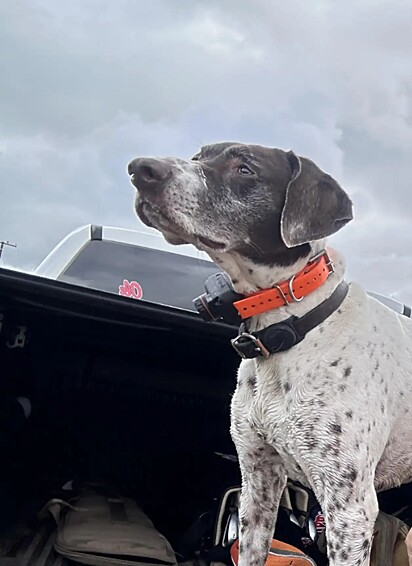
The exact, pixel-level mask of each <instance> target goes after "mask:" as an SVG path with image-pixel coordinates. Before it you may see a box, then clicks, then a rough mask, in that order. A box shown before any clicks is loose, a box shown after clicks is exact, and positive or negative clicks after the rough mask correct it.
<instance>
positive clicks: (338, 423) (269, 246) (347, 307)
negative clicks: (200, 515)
mask: <svg viewBox="0 0 412 566" xmlns="http://www.w3.org/2000/svg"><path fill="white" fill-rule="evenodd" d="M199 167H200V168H201V170H202V173H201V174H200V173H199ZM248 170H249V172H247V171H248ZM129 172H130V174H131V175H132V180H133V183H134V184H135V185H136V187H137V188H138V197H137V200H136V206H137V212H138V214H139V216H140V217H141V218H142V220H143V221H144V222H146V223H147V224H148V225H151V226H155V227H156V228H158V229H159V230H161V231H162V233H163V234H164V236H165V237H166V238H167V239H168V240H169V241H172V242H174V243H183V242H189V243H193V244H194V245H196V246H197V247H198V248H199V249H202V250H205V251H206V252H208V253H209V255H210V256H211V257H212V259H214V260H215V261H216V262H217V263H218V264H220V265H221V267H222V268H223V269H224V270H225V271H226V272H227V273H229V275H230V276H231V278H232V281H233V283H234V287H235V289H236V290H237V291H238V292H239V293H243V294H249V293H252V292H254V291H257V290H258V289H264V288H268V287H272V286H273V285H274V284H275V283H278V282H281V281H284V280H286V279H288V278H290V277H291V276H292V275H294V274H295V273H297V272H298V271H300V270H301V269H302V268H303V267H304V265H305V264H306V263H307V261H308V260H309V259H310V258H311V257H313V256H314V255H316V254H317V253H318V252H319V251H320V250H322V249H323V248H324V237H326V236H328V235H330V234H332V233H334V232H336V231H337V230H339V229H340V228H341V227H342V226H343V225H344V224H346V223H347V222H349V220H351V218H352V212H351V203H350V200H349V198H348V197H347V195H346V193H344V191H343V190H342V189H341V188H340V187H339V185H338V184H337V183H336V181H334V180H333V179H332V178H331V177H329V176H328V175H326V174H325V173H323V172H322V171H321V170H320V169H319V168H318V167H316V166H315V165H314V164H313V163H312V162H310V161H309V160H307V159H304V158H298V157H297V156H296V155H295V154H293V153H292V152H283V151H282V150H275V149H273V150H271V149H269V148H261V147H260V146H245V145H242V144H231V143H228V144H217V145H213V146H207V147H206V148H203V149H202V150H201V152H200V153H199V154H198V155H197V156H195V162H186V161H183V160H175V159H163V160H147V159H146V160H145V159H137V160H134V161H133V162H132V163H131V164H130V165H129ZM329 252H330V254H331V257H332V259H333V262H334V264H335V272H334V273H333V274H332V275H331V276H330V277H329V279H328V280H327V282H326V283H325V284H324V285H323V286H322V287H320V288H319V289H317V290H316V291H314V292H313V293H312V294H310V295H308V296H307V297H305V298H304V300H302V301H301V302H299V303H293V304H291V305H288V306H285V307H282V308H279V309H277V310H273V311H269V312H267V313H265V314H263V315H260V316H257V317H254V318H253V319H252V320H251V322H250V324H251V330H258V329H260V328H264V327H266V326H268V325H270V324H273V323H276V322H279V321H281V320H284V319H286V318H288V317H289V316H291V315H296V316H302V315H304V314H305V313H307V312H308V311H310V310H311V309H312V308H314V307H315V306H316V305H318V304H320V303H321V302H322V301H324V300H325V299H326V298H328V297H329V296H330V295H331V294H332V292H333V291H334V289H336V287H337V286H338V285H339V283H340V282H341V281H342V279H343V278H344V274H345V266H344V261H343V258H342V257H341V256H340V255H339V254H338V253H337V252H336V251H334V250H329ZM231 434H232V438H233V441H234V443H235V445H236V449H237V452H238V456H239V462H240V467H241V472H242V497H241V507H240V523H241V528H240V556H239V566H251V565H256V566H263V564H264V563H265V560H266V557H267V552H268V548H269V542H270V540H271V538H272V534H273V531H274V526H275V522H276V516H277V510H278V504H279V500H280V497H281V494H282V490H283V488H284V486H285V482H286V477H287V476H289V477H290V478H292V479H294V480H299V481H301V482H302V483H304V484H306V485H308V486H310V487H311V488H312V489H313V491H314V493H315V495H316V498H317V499H318V501H319V503H320V505H321V507H322V509H323V511H324V513H325V518H326V528H327V544H328V556H329V564H330V566H368V565H369V555H370V547H371V541H372V533H373V526H374V521H375V518H376V515H377V513H378V504H377V497H376V491H377V490H383V489H387V488H390V487H394V486H398V485H400V484H402V483H406V482H408V481H411V480H412V321H411V320H410V319H407V318H405V317H402V316H400V315H397V314H396V313H394V312H393V311H391V310H390V309H388V308H387V307H385V306H383V305H382V304H381V303H379V302H377V301H376V300H375V299H373V298H371V297H369V296H367V295H366V293H365V292H364V291H363V290H362V288H361V287H360V286H358V285H357V284H353V283H352V284H350V286H349V292H348V295H347V297H346V298H345V300H344V302H343V303H342V305H341V307H340V308H339V309H337V310H336V311H335V312H334V313H333V314H332V315H331V316H330V317H329V318H327V319H326V320H325V321H324V322H323V323H322V324H320V325H319V326H318V327H316V328H315V329H313V330H312V331H311V332H309V333H308V335H307V336H306V338H305V339H304V340H303V341H302V342H301V343H299V344H297V345H296V346H295V347H293V348H292V349H290V350H288V351H286V352H282V353H278V354H276V355H273V356H270V357H269V358H268V359H264V358H257V359H255V360H247V361H243V362H242V363H241V365H240V369H239V374H238V384H237V388H236V391H235V393H234V395H233V400H232V407H231Z"/></svg>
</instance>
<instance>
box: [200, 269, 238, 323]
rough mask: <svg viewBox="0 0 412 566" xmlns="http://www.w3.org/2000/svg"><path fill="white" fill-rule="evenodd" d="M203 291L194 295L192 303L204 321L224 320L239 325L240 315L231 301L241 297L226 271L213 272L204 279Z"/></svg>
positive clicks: (233, 301)
mask: <svg viewBox="0 0 412 566" xmlns="http://www.w3.org/2000/svg"><path fill="white" fill-rule="evenodd" d="M205 291H206V292H205V293H203V295H200V296H199V297H196V299H194V300H193V304H194V306H195V308H196V310H197V312H198V313H199V314H200V316H201V317H202V318H203V320H205V321H206V322H213V321H224V322H225V323H227V324H233V325H239V323H240V322H241V318H240V315H239V313H238V311H237V310H236V308H235V307H234V306H233V303H235V302H236V301H239V300H241V299H243V298H244V297H243V295H240V294H239V293H236V291H235V290H234V289H233V285H232V282H231V280H230V277H229V275H227V273H222V272H220V273H215V275H211V276H210V277H209V278H208V279H206V283H205Z"/></svg>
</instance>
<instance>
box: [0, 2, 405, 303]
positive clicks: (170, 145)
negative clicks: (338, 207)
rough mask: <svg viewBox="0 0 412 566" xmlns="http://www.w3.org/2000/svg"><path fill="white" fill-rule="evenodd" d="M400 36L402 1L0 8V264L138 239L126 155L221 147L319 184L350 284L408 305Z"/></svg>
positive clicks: (24, 264) (32, 262)
mask: <svg viewBox="0 0 412 566" xmlns="http://www.w3.org/2000/svg"><path fill="white" fill-rule="evenodd" d="M411 25H412V2H410V0H380V1H379V0H374V1H370V0H362V1H360V0H358V1H354V0H336V1H334V0H300V1H299V0H288V1H284V0H282V1H278V0H248V1H246V0H209V1H207V0H190V1H189V0H150V1H147V0H146V1H144V2H143V1H142V0H70V1H67V0H2V1H1V2H0V53H1V57H0V76H1V87H0V197H1V200H0V240H1V239H9V240H12V241H14V242H16V243H17V244H18V248H17V249H16V250H12V249H10V250H6V251H5V253H4V259H5V260H6V262H7V263H10V264H13V265H14V266H17V267H20V268H24V269H32V268H34V267H35V266H36V265H37V264H38V263H39V262H40V261H41V259H42V258H43V257H44V256H45V255H46V254H47V252H48V251H49V250H50V249H51V248H52V247H53V246H54V245H55V244H56V243H57V242H58V241H59V240H60V239H61V238H62V237H64V236H65V235H66V234H67V233H68V232H70V231H71V230H73V229H74V228H77V227H78V226H81V225H83V224H87V223H97V224H105V225H116V226H123V227H132V228H136V227H137V226H138V225H139V224H138V221H137V220H136V218H135V216H134V213H133V211H132V197H133V190H132V188H131V186H130V185H129V182H128V178H127V176H126V174H125V166H126V164H127V162H128V160H129V159H130V158H131V157H134V156H136V155H164V154H167V155H179V156H182V157H185V156H191V155H192V154H193V153H195V151H196V149H197V148H198V146H199V145H201V144H204V143H210V142H215V141H223V140H236V141H243V142H253V143H259V144H263V145H270V146H275V147H281V148H284V149H290V148H292V149H293V150H294V151H295V152H297V153H300V154H302V155H306V156H308V157H310V158H312V159H313V160H314V161H316V162H317V163H318V164H319V165H320V166H321V167H322V168H323V169H325V170H326V171H328V172H329V173H331V174H332V175H333V176H335V178H336V179H337V180H338V181H339V182H340V184H341V185H342V186H343V187H344V188H345V189H346V190H347V191H348V193H349V194H350V196H351V198H352V199H353V201H354V205H355V220H354V221H353V222H351V223H350V224H349V225H348V226H347V227H346V228H345V229H343V230H342V231H341V232H340V233H339V234H338V235H337V236H335V237H334V238H332V239H331V244H333V245H334V246H335V247H339V248H340V249H341V250H342V251H343V252H344V253H345V255H346V258H347V263H348V267H349V273H350V277H351V278H352V279H355V280H357V281H359V282H361V283H362V284H363V285H364V286H366V287H367V288H368V289H370V290H374V291H377V292H382V293H385V294H387V295H389V296H393V297H395V298H398V299H400V300H403V301H406V302H409V303H412V223H411V221H412V211H411V208H412V207H411V205H412V186H411V181H410V176H411V170H412V33H411ZM140 226H141V225H140Z"/></svg>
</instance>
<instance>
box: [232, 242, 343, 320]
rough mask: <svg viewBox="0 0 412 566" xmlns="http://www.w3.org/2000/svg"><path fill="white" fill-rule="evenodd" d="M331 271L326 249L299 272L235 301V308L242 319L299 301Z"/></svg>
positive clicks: (322, 281) (331, 266)
mask: <svg viewBox="0 0 412 566" xmlns="http://www.w3.org/2000/svg"><path fill="white" fill-rule="evenodd" d="M332 272H333V264H332V261H331V259H330V257H329V255H328V254H327V252H326V251H324V252H322V254H321V255H320V256H319V257H318V258H314V259H312V260H311V261H310V262H309V263H308V264H307V265H306V266H305V267H304V268H303V269H302V271H300V272H299V273H297V274H296V275H294V276H293V277H291V278H290V279H288V280H287V281H283V282H282V283H279V284H278V285H275V286H274V287H272V288H271V289H265V290H264V291H258V292H257V293H254V294H253V295H250V296H249V297H246V298H245V299H241V300H240V301H236V302H234V303H233V306H234V307H235V308H236V310H237V311H238V313H239V314H240V316H241V318H242V319H245V318H250V317H251V316H255V315H257V314H262V313H264V312H266V311H269V310H272V309H276V308H279V307H284V306H285V305H288V304H290V303H293V302H299V301H301V300H302V299H303V297H306V295H309V294H310V293H312V292H313V291H315V290H316V289H318V288H319V287H320V286H321V285H323V284H324V283H325V281H326V279H327V278H328V277H329V275H330V274H331V273H332Z"/></svg>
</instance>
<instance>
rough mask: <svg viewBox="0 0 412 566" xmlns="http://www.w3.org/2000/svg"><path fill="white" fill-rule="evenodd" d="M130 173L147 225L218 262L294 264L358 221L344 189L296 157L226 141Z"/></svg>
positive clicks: (140, 163) (146, 162) (145, 163)
mask: <svg viewBox="0 0 412 566" xmlns="http://www.w3.org/2000/svg"><path fill="white" fill-rule="evenodd" d="M128 170H129V174H130V176H131V180H132V183H133V184H134V185H135V187H136V188H137V197H136V211H137V214H138V216H139V217H140V219H141V220H142V221H143V222H144V223H145V224H147V225H148V226H152V227H155V228H157V229H158V230H160V231H161V232H162V234H163V235H164V237H165V238H166V240H168V241H169V242H171V243H173V244H183V243H191V244H194V245H195V246H196V247H198V248H199V249H202V250H204V251H206V252H208V253H209V254H210V255H211V256H212V257H213V258H215V257H216V254H218V255H219V257H222V256H223V254H225V253H232V254H233V253H236V254H237V255H238V256H239V257H245V258H248V260H250V261H253V262H254V263H257V264H265V265H270V264H278V265H290V264H291V263H294V261H296V260H297V259H299V258H300V257H303V256H307V255H308V254H310V251H311V250H310V244H311V242H314V241H316V240H320V239H323V238H325V237H326V236H329V235H331V234H333V233H335V232H337V231H338V230H339V229H340V228H342V226H344V225H345V224H346V223H347V222H349V221H350V220H351V219H352V203H351V201H350V199H349V197H348V196H347V194H346V193H345V192H344V191H343V189H342V188H341V187H340V186H339V185H338V183H337V182H336V181H335V180H334V179H333V178H332V177H330V176H329V175H327V174H326V173H324V172H323V171H321V170H320V169H319V167H317V166H316V165H315V164H314V163H313V162H312V161H310V160H309V159H306V158H303V157H298V156H297V155H295V154H294V153H293V152H291V151H289V152H286V151H283V150H280V149H271V148H266V147H261V146H257V145H244V144H239V143H219V144H214V145H208V146H205V147H203V148H202V149H201V150H200V151H199V153H197V154H196V155H195V156H194V157H193V158H192V159H191V160H190V161H185V160H182V159H176V158H164V159H149V158H137V159H134V160H133V161H131V163H130V164H129V167H128Z"/></svg>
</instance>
